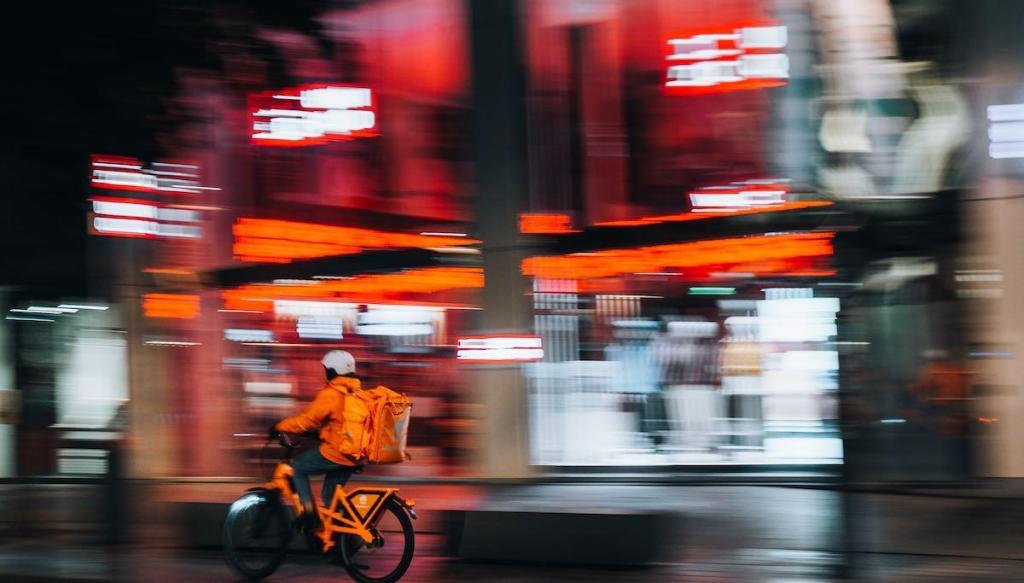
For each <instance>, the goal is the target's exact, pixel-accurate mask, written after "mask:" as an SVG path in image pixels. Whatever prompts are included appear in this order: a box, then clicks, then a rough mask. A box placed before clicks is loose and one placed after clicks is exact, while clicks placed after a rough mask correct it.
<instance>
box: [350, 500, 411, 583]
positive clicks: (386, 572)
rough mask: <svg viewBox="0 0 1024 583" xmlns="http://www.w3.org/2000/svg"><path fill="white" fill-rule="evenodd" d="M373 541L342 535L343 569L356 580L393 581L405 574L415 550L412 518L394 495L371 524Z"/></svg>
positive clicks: (377, 582)
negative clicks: (344, 538)
mask: <svg viewBox="0 0 1024 583" xmlns="http://www.w3.org/2000/svg"><path fill="white" fill-rule="evenodd" d="M371 527H372V531H373V532H374V533H375V534H376V539H375V540H374V542H372V543H369V544H367V543H366V542H365V541H363V539H361V538H359V537H346V539H347V540H343V541H342V543H343V544H341V545H339V546H340V547H341V555H342V559H343V560H344V562H345V570H346V571H348V574H349V576H351V577H352V578H353V579H355V580H356V581H359V583H394V582H395V581H398V580H399V579H401V578H402V575H405V572H406V571H407V570H408V569H409V565H410V564H412V555H413V553H414V552H415V550H416V534H415V532H413V528H412V519H410V518H409V513H408V512H406V510H405V508H403V507H402V505H401V504H399V503H398V501H397V500H395V499H394V498H392V499H390V500H388V501H387V502H386V503H385V504H384V508H383V509H382V510H381V512H380V515H379V516H378V517H377V520H376V522H374V523H373V524H372V525H371Z"/></svg>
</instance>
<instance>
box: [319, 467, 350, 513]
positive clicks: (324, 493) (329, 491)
mask: <svg viewBox="0 0 1024 583" xmlns="http://www.w3.org/2000/svg"><path fill="white" fill-rule="evenodd" d="M334 466H335V468H334V469H332V470H330V471H328V472H327V473H326V474H324V485H323V487H322V488H321V489H320V498H322V499H323V501H324V506H330V505H331V500H333V499H334V489H335V487H337V486H344V485H345V484H347V483H348V479H349V478H351V477H352V474H353V473H354V471H355V468H353V467H352V466H343V465H341V464H334Z"/></svg>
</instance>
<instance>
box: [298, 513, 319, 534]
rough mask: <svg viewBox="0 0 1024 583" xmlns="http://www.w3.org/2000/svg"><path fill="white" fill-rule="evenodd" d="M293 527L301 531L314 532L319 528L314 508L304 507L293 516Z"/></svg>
mask: <svg viewBox="0 0 1024 583" xmlns="http://www.w3.org/2000/svg"><path fill="white" fill-rule="evenodd" d="M295 527H296V528H298V529H299V530H301V531H302V532H316V531H317V530H319V529H320V516H319V513H317V511H316V510H314V509H305V510H303V511H302V514H300V515H298V516H296V517H295Z"/></svg>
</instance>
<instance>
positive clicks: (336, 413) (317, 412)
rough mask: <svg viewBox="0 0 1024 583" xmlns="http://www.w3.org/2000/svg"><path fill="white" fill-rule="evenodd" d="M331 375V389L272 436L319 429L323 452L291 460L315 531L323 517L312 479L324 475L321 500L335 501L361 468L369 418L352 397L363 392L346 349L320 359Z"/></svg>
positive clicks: (302, 519)
mask: <svg viewBox="0 0 1024 583" xmlns="http://www.w3.org/2000/svg"><path fill="white" fill-rule="evenodd" d="M320 364H322V365H323V367H324V372H325V374H326V376H327V384H326V385H325V386H324V388H322V389H320V392H319V393H317V395H316V398H315V399H313V402H312V403H310V404H309V406H308V407H306V410H305V411H302V412H301V413H299V414H298V415H295V416H294V417H288V418H287V419H283V420H281V421H280V422H278V423H276V424H275V425H274V426H273V427H272V428H271V429H270V433H271V435H273V436H276V435H277V434H278V433H306V432H307V431H313V430H319V438H320V447H317V448H312V449H309V450H307V451H304V452H302V453H301V454H299V455H298V456H296V457H295V459H294V460H293V461H292V468H293V469H294V471H295V474H294V476H293V480H294V483H295V491H296V493H297V494H298V495H299V500H300V501H301V502H302V514H301V515H299V517H298V520H299V524H300V525H301V526H302V527H303V528H305V529H307V530H309V531H313V530H316V528H317V527H318V526H319V524H318V523H319V517H318V515H317V512H316V506H315V503H314V502H313V492H312V490H311V488H310V485H309V477H310V476H311V475H313V474H324V484H323V488H322V489H321V497H322V499H323V500H324V501H327V500H330V499H331V497H332V496H333V494H334V489H335V486H337V485H339V484H340V485H341V486H344V485H345V483H346V482H348V479H349V478H350V477H352V474H353V473H355V472H356V471H357V470H358V469H359V467H360V463H359V460H358V458H357V457H356V456H358V455H359V452H360V447H359V446H360V443H359V440H361V439H362V435H361V433H362V432H361V427H362V423H363V420H364V419H365V418H366V416H367V415H368V413H369V412H368V411H367V408H366V404H365V402H364V401H363V400H362V399H352V398H348V397H349V396H350V395H352V394H354V393H355V392H357V391H360V390H362V386H361V383H360V380H359V378H357V377H356V361H355V358H353V357H352V355H351V354H349V353H348V352H346V351H344V350H332V351H330V352H328V353H327V354H325V355H324V357H323V359H321V360H320Z"/></svg>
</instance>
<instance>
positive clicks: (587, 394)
mask: <svg viewBox="0 0 1024 583" xmlns="http://www.w3.org/2000/svg"><path fill="white" fill-rule="evenodd" d="M499 4H500V6H499ZM910 4H914V3H904V2H899V3H896V6H895V7H894V6H893V5H890V3H888V2H884V1H881V0H879V1H865V2H857V3H850V2H847V3H842V2H839V3H833V2H818V1H814V0H771V1H769V0H733V1H729V2H718V3H707V2H698V1H692V2H691V1H673V2H666V1H661V0H630V1H625V0H604V1H589V2H587V1H558V0H522V1H511V0H502V1H501V2H497V0H496V2H495V3H494V4H488V5H487V6H484V5H483V3H479V4H477V3H473V2H462V1H459V0H426V1H425V0H379V1H372V2H360V3H352V4H345V5H344V6H339V7H335V8H327V7H325V8H324V9H323V10H316V11H314V12H313V13H311V14H309V15H307V16H308V21H305V20H303V22H302V24H301V25H294V24H284V23H280V22H279V23H277V24H274V23H273V22H275V21H274V20H273V19H272V18H265V19H264V20H265V21H261V20H260V17H259V16H258V15H253V14H243V13H238V14H230V13H218V14H217V15H216V18H213V19H212V20H211V22H212V24H211V26H212V27H213V28H214V29H215V30H216V34H215V35H213V36H214V37H215V38H213V39H211V41H210V44H209V47H208V48H207V49H205V50H206V51H208V54H207V56H208V57H209V59H210V60H211V61H212V64H209V65H208V66H206V67H205V68H204V67H184V66H183V67H181V68H180V69H178V71H177V77H178V89H179V92H178V94H177V95H175V96H173V97H171V98H170V99H169V100H168V110H169V113H168V118H169V121H167V123H166V124H164V125H162V126H161V127H160V129H159V133H160V140H161V142H162V143H163V144H164V147H165V149H166V151H167V154H168V155H167V156H166V158H164V159H161V160H157V161H155V162H153V163H146V162H142V161H138V160H135V159H134V158H131V157H125V156H124V154H126V152H114V153H112V154H118V155H119V156H117V157H112V156H108V155H106V154H107V153H100V155H97V156H96V157H95V158H94V159H93V160H92V168H91V171H92V183H91V187H90V188H91V190H90V203H89V204H90V214H89V221H90V229H91V233H92V234H93V235H96V236H95V237H92V238H91V251H92V254H93V256H94V258H95V259H96V263H97V265H100V266H106V267H104V268H102V269H100V270H99V271H98V273H100V274H106V275H108V276H109V278H110V279H111V280H112V281H113V282H114V283H113V284H112V285H111V286H110V288H111V289H110V290H108V291H109V293H108V294H107V295H110V296H111V297H112V298H113V299H115V300H117V303H118V304H119V305H120V307H121V311H120V312H117V314H118V315H117V316H116V318H115V319H116V321H112V322H110V323H108V324H106V325H104V326H97V328H110V330H123V331H124V332H125V334H121V335H120V336H116V337H115V336H112V334H115V332H113V331H109V334H108V333H103V334H101V335H100V336H102V338H101V337H99V336H97V337H96V338H93V339H92V340H89V338H92V337H90V336H88V335H83V336H80V340H76V342H79V341H80V342H85V343H86V344H88V342H92V341H96V342H99V343H100V344H102V346H103V347H104V348H103V349H102V351H100V353H97V354H100V356H101V358H102V360H100V359H95V360H93V359H91V357H90V355H91V354H93V353H92V352H88V351H86V352H81V353H80V351H79V349H77V348H76V349H75V351H73V354H72V356H71V358H72V360H73V361H74V362H75V363H77V364H76V366H78V367H79V368H80V369H81V374H82V375H84V376H83V378H86V377H90V378H91V376H95V375H94V373H95V370H98V369H97V368H96V367H100V366H101V363H106V364H102V366H103V367H108V365H109V366H110V367H114V368H117V367H116V366H114V365H115V364H116V363H120V362H121V360H123V361H124V362H123V363H122V364H123V365H124V366H126V367H127V372H126V374H125V375H124V376H126V378H127V384H126V385H122V384H118V383H113V384H111V385H110V386H107V387H104V389H103V390H104V391H105V392H104V395H106V396H107V397H109V398H110V399H113V400H111V401H110V402H115V401H116V400H118V399H122V398H123V397H124V396H126V395H127V396H130V402H129V403H128V404H127V405H126V408H127V411H128V418H129V419H130V432H131V434H132V435H133V436H135V438H136V440H135V442H134V443H135V447H138V446H139V444H142V443H144V448H145V453H144V454H143V452H142V451H141V450H137V451H136V453H137V455H134V456H133V457H132V464H131V471H132V473H133V474H134V475H137V476H147V477H158V476H175V475H194V476H225V475H248V474H256V473H259V472H260V471H261V470H260V469H259V467H258V462H259V448H260V446H261V445H262V443H263V442H264V441H265V439H264V437H263V436H264V434H265V433H266V429H267V427H268V426H269V425H270V424H271V422H272V421H273V420H275V419H278V418H280V417H283V416H285V415H288V414H290V413H292V412H293V411H295V410H296V409H297V408H298V407H299V406H301V404H302V403H304V402H305V401H307V400H308V399H309V398H311V396H312V395H313V394H314V392H315V391H316V390H317V389H318V388H319V386H320V383H321V378H320V377H321V371H320V369H319V366H318V364H317V363H318V360H319V357H320V355H321V354H322V353H323V352H324V351H325V350H328V349H331V348H337V347H340V348H344V349H346V350H350V351H352V352H353V353H354V354H355V355H356V358H357V359H358V360H359V362H360V367H361V371H360V372H361V373H362V374H364V375H365V376H366V377H367V382H369V383H384V384H387V385H389V386H392V387H393V388H396V389H398V390H401V391H404V392H407V393H408V394H409V395H410V396H411V397H413V399H414V401H415V403H416V406H415V408H414V418H415V421H414V423H413V425H412V427H413V432H414V433H413V435H412V436H411V440H412V442H413V443H414V445H415V447H414V448H413V452H414V461H413V462H412V463H411V464H409V465H407V466H402V467H396V468H393V469H388V470H382V471H393V472H411V473H419V474H423V475H426V474H445V473H458V472H466V471H477V473H484V474H488V475H521V474H524V473H530V472H536V471H549V470H551V471H563V470H567V469H572V468H584V469H587V468H594V467H601V468H630V469H637V468H663V467H668V466H691V467H692V466H716V467H721V466H727V465H729V466H753V467H755V469H756V468H759V467H760V468H767V469H774V470H779V469H785V468H800V469H808V468H811V469H820V470H823V471H834V470H835V468H836V467H837V465H838V464H841V463H843V461H844V459H846V460H847V461H850V460H851V459H853V458H854V457H855V458H856V460H857V461H856V467H857V468H859V471H861V472H862V474H861V475H863V476H868V477H880V478H886V479H902V478H904V477H908V476H909V477H922V476H927V477H937V478H946V477H961V476H963V475H964V474H965V473H967V472H969V471H970V470H969V469H965V468H966V467H967V465H968V461H965V460H967V458H970V457H971V455H972V451H971V450H970V447H969V445H970V444H971V440H972V439H973V435H974V432H975V431H976V430H977V423H976V422H975V420H976V419H977V418H978V417H979V416H980V417H985V418H992V419H994V418H996V417H999V415H998V414H997V413H995V412H993V413H984V414H976V413H974V412H972V411H973V407H974V406H975V405H976V403H974V401H972V400H971V397H970V392H971V389H970V388H969V387H970V386H972V382H973V381H971V380H970V377H969V375H967V373H966V369H967V368H968V366H967V365H966V364H965V363H966V361H967V356H968V355H969V354H970V353H971V350H968V349H967V346H968V342H967V340H965V338H967V336H968V334H967V332H966V329H967V328H969V325H968V324H965V322H964V310H963V308H964V305H963V300H964V299H965V298H963V297H961V295H960V294H958V293H957V291H955V288H956V284H955V281H957V279H956V277H957V275H956V274H959V275H965V274H966V275H970V274H969V273H966V272H964V273H961V272H960V271H957V270H961V271H962V270H964V269H990V268H991V266H990V267H970V266H967V263H970V261H968V260H967V259H965V258H964V256H965V254H963V253H962V250H963V249H962V243H963V239H962V233H961V232H960V229H959V225H960V223H961V221H962V217H961V210H960V204H959V201H960V198H961V197H963V192H964V191H965V189H964V182H965V181H966V179H965V178H963V177H961V176H959V172H960V170H961V167H960V165H959V164H958V163H957V162H956V161H955V160H957V156H958V155H960V154H962V153H963V149H964V148H965V143H966V141H967V137H968V135H969V131H970V128H971V125H970V118H971V116H970V115H969V107H970V106H968V105H967V103H968V100H967V99H966V98H965V97H964V95H963V93H964V91H963V88H962V86H961V85H958V84H957V83H956V82H954V81H952V80H951V79H953V77H954V75H953V73H952V72H951V70H950V68H949V63H951V62H959V61H958V59H959V57H958V56H956V55H950V54H946V53H942V54H938V55H937V54H934V53H928V52H927V51H918V52H917V53H914V54H909V53H907V52H906V51H904V50H903V48H902V47H903V46H904V45H906V46H913V47H915V48H919V47H921V46H923V45H922V43H919V42H917V41H906V42H905V39H901V38H900V36H899V31H900V30H902V31H904V34H906V31H908V30H911V31H912V30H914V29H913V28H912V27H909V28H908V26H909V25H910V24H913V22H914V18H920V17H921V12H920V11H915V10H911V9H908V5H910ZM503 10H507V11H509V12H503ZM930 13H931V12H928V11H927V10H926V11H925V14H926V15H927V14H930ZM934 13H938V14H941V15H944V16H946V17H949V15H951V14H954V13H955V11H953V10H952V9H951V8H948V7H947V8H946V9H943V10H938V9H936V10H934ZM509 14H512V15H514V16H515V18H506V16H508V15H509ZM901 19H902V20H901ZM898 22H902V23H904V24H907V25H908V26H904V27H902V28H899V27H897V23H898ZM481 23H485V24H486V25H487V27H490V28H487V27H485V28H481V27H480V26H479V25H480V24H481ZM488 35H490V36H488ZM485 41H493V43H492V44H495V45H501V46H498V48H496V49H493V50H490V49H486V48H482V47H484V46H485V45H486V42H485ZM502 43H507V46H505V45H502ZM924 44H927V43H924ZM506 71H509V73H505V72H506ZM498 72H500V74H499V73H498ZM520 77H521V78H520ZM1011 98H1012V96H1007V97H1006V98H1005V99H1011ZM1001 99H1002V97H1001ZM474 137H475V139H474ZM127 154H130V153H127ZM1000 185H1002V186H999V185H997V186H998V188H1004V187H1005V188H1011V187H1012V184H1010V185H1009V186H1008V185H1007V183H1006V182H1000ZM997 186H993V188H996V189H997V190H998V188H997ZM992 212H993V213H995V214H996V215H998V214H999V213H998V211H992ZM972 216H973V215H972ZM985 220H986V221H991V220H993V219H992V218H991V217H990V218H988V219H985ZM1001 244H1002V245H1003V247H1006V245H1009V243H1008V242H1004V243H1001ZM979 255H980V254H979ZM997 263H998V262H997ZM971 265H974V264H973V263H971ZM972 273H973V272H972ZM986 273H987V272H986ZM986 313H989V312H986ZM993 313H994V312H992V313H990V314H993ZM114 314H115V312H114V311H111V312H110V317H112V318H113V317H115V316H114ZM995 319H997V320H998V319H999V318H995ZM87 327H88V326H83V329H84V328H87ZM1008 334H1009V333H1008V332H1007V333H1006V334H1003V336H1007V335H1008ZM496 335H497V336H501V335H504V336H507V337H508V338H512V339H515V338H520V339H521V338H525V337H537V338H539V339H540V342H541V344H542V346H543V356H542V357H540V358H535V357H533V356H531V357H530V358H525V359H523V360H530V361H531V362H527V363H520V362H517V361H516V359H515V358H510V359H508V360H507V361H504V362H489V363H480V362H472V363H468V362H460V361H459V359H458V351H459V343H458V341H459V339H460V338H462V339H464V338H466V337H469V336H481V337H494V336H496ZM118 339H120V340H118ZM119 341H120V342H122V344H118V342H119ZM992 342H996V341H992ZM998 342H1003V343H1009V342H1011V341H1010V340H1008V339H1006V338H1003V339H1002V340H1000V341H998ZM998 342H997V343H998ZM990 344H991V343H990ZM51 350H52V348H51ZM513 352H514V350H513ZM974 352H986V351H985V350H981V351H979V350H975V351H974ZM988 352H993V351H988ZM994 352H1000V351H994ZM118 359H121V360H118ZM497 360H500V359H497ZM23 365H24V363H23ZM119 366H120V365H119ZM44 368H45V367H44ZM47 370H49V369H47ZM30 372H31V371H30ZM32 374H34V373H32ZM39 374H43V373H42V372H41V373H39ZM46 374H50V373H46ZM18 376H20V378H21V379H29V381H27V382H28V383H32V382H35V381H32V380H31V374H29V373H28V372H26V373H24V374H20V375H18ZM18 382H19V383H20V384H21V385H22V386H26V381H24V380H19V381H18ZM40 382H41V384H42V385H45V384H47V382H46V381H45V380H44V381H40ZM57 385H58V386H59V385H60V383H57ZM2 388H4V387H0V389H2ZM65 392H66V391H65ZM108 393H109V394H108ZM50 397H52V399H54V400H55V402H59V403H63V404H61V405H58V406H57V409H60V408H61V407H63V408H68V407H70V408H71V409H73V410H74V411H83V410H88V407H85V408H84V409H83V408H82V407H81V406H80V405H81V395H80V394H77V393H74V392H73V391H72V392H70V393H68V394H66V395H65V394H63V393H62V394H59V395H51V396H50ZM50 397H48V398H50ZM993 398H994V397H993ZM1007 398H1008V397H1007ZM89 406H90V407H91V406H92V405H89ZM984 406H985V407H992V406H993V405H992V403H987V404H985V405H984ZM51 408H52V407H51ZM1000 408H1001V406H999V407H995V409H1000ZM32 411H33V409H32V408H31V407H29V409H27V410H26V413H29V414H31V413H32ZM47 411H49V413H50V414H51V415H50V416H49V417H46V418H45V419H43V418H42V417H40V418H39V419H34V418H33V419H32V420H29V418H26V420H24V421H23V422H22V426H23V427H27V425H26V424H29V423H31V424H33V425H32V431H35V430H36V429H40V428H45V427H48V426H50V425H52V424H53V423H56V422H57V419H56V418H54V417H53V416H52V413H53V411H50V410H49V409H47ZM107 413H109V411H107ZM37 426H38V427H37ZM1003 427H1004V426H1003V425H1000V426H998V429H999V430H1002V428H1003ZM40 431H42V429H40ZM29 433H31V432H29ZM44 433H45V432H44ZM997 433H998V432H997ZM26 434H27V433H26ZM996 439H1002V441H1000V442H999V443H1001V444H1003V445H997V446H991V447H996V448H997V449H998V448H1003V447H1007V446H1006V445H1005V443H1006V442H1007V440H1008V439H1009V437H1005V436H1004V437H1002V438H996ZM986 447H990V446H986ZM851 452H852V453H851ZM921 452H931V454H934V455H930V456H927V455H921ZM520 454H523V455H520ZM481 456H490V457H491V458H494V459H492V460H491V461H490V462H489V463H486V464H481V463H480V457H481ZM908 458H913V459H916V460H918V462H919V463H918V464H917V465H913V464H911V465H907V464H903V463H902V461H901V460H905V459H908ZM1014 459H1016V458H1014ZM1011 461H1012V460H1011ZM1011 461H1006V464H1007V465H1006V466H1005V468H1010V469H1005V468H1004V469H1005V471H1007V472H1011V473H1012V472H1014V471H1016V470H1013V469H1012V468H1015V467H1016V465H1015V462H1014V463H1011ZM1001 471H1002V470H1001Z"/></svg>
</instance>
